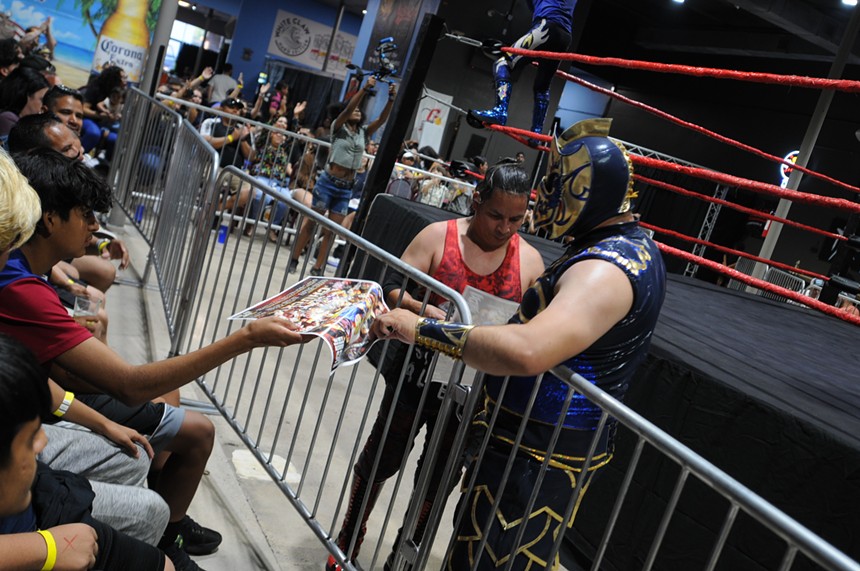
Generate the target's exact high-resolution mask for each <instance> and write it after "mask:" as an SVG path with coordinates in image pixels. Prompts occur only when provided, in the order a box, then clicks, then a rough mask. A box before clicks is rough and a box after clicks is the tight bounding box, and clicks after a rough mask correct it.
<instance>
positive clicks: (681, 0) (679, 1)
mask: <svg viewBox="0 0 860 571" xmlns="http://www.w3.org/2000/svg"><path fill="white" fill-rule="evenodd" d="M672 2H674V3H675V4H683V3H684V0H672Z"/></svg>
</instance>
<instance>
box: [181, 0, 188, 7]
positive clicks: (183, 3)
mask: <svg viewBox="0 0 860 571" xmlns="http://www.w3.org/2000/svg"><path fill="white" fill-rule="evenodd" d="M179 5H180V6H182V7H183V8H191V2H186V1H185V0H179Z"/></svg>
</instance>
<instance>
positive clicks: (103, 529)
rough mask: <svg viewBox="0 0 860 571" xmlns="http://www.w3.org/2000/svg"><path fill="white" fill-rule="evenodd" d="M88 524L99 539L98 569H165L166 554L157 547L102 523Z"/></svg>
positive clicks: (130, 570) (141, 570)
mask: <svg viewBox="0 0 860 571" xmlns="http://www.w3.org/2000/svg"><path fill="white" fill-rule="evenodd" d="M87 523H89V524H90V525H91V526H93V528H94V529H95V530H96V534H98V538H99V539H98V544H99V553H98V556H97V559H96V566H95V568H96V569H104V570H105V571H109V570H114V569H116V570H120V569H121V570H123V571H161V570H162V569H164V553H162V552H161V551H160V550H159V549H158V548H157V547H153V546H152V545H149V544H146V543H144V542H142V541H139V540H137V539H134V538H133V537H129V536H128V535H125V534H124V533H122V532H120V531H117V530H115V529H113V528H112V527H110V526H108V525H106V524H104V523H102V522H100V521H97V520H90V521H88V522H87ZM58 547H59V546H58Z"/></svg>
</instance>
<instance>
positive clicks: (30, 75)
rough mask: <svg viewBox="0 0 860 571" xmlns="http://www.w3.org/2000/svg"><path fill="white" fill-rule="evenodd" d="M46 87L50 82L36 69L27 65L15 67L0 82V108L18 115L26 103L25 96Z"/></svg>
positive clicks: (49, 85)
mask: <svg viewBox="0 0 860 571" xmlns="http://www.w3.org/2000/svg"><path fill="white" fill-rule="evenodd" d="M47 87H51V84H50V83H48V80H47V79H45V76H44V75H42V74H41V73H39V72H38V71H36V70H34V69H30V68H29V67H16V68H15V69H14V70H13V71H12V73H10V74H9V77H7V78H6V79H4V80H3V81H2V82H0V110H2V111H11V112H12V113H14V114H15V115H19V114H20V113H21V109H23V108H24V106H25V105H26V104H27V98H28V97H30V96H31V95H33V94H34V93H36V92H37V91H39V90H40V89H45V88H47Z"/></svg>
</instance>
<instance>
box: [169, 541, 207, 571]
mask: <svg viewBox="0 0 860 571" xmlns="http://www.w3.org/2000/svg"><path fill="white" fill-rule="evenodd" d="M161 550H162V551H164V555H166V556H167V558H168V559H170V561H172V562H173V566H174V567H175V568H176V571H204V570H203V569H202V568H201V567H200V566H199V565H197V563H195V562H194V561H193V560H192V559H191V558H190V557H188V554H187V553H186V552H185V549H183V541H182V536H181V535H177V536H176V541H174V542H173V543H171V544H170V545H168V546H167V547H162V548H161Z"/></svg>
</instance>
